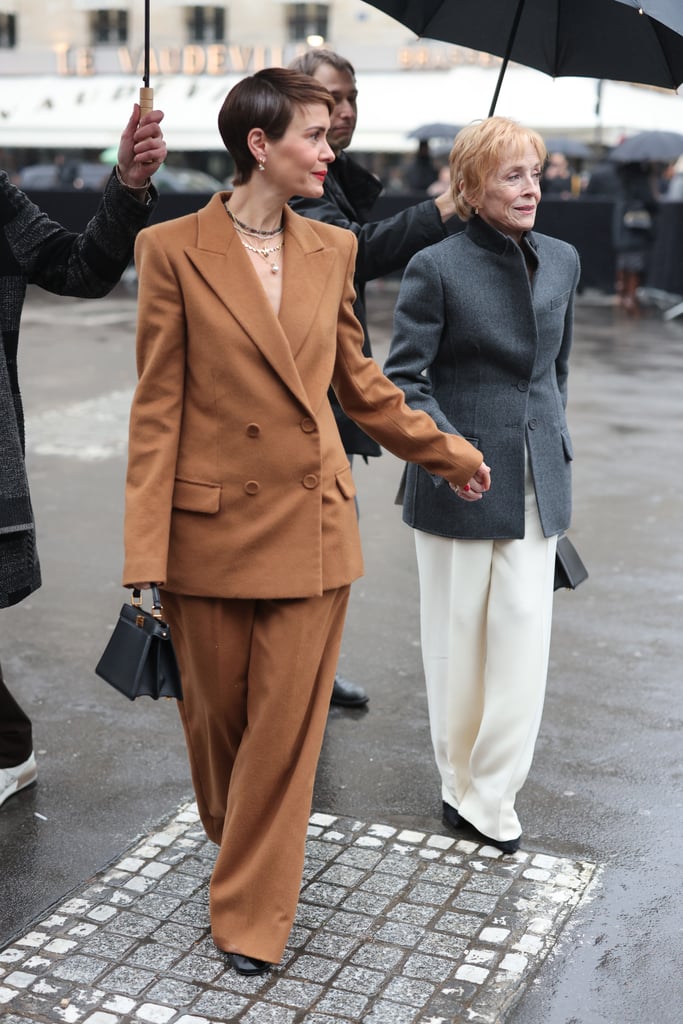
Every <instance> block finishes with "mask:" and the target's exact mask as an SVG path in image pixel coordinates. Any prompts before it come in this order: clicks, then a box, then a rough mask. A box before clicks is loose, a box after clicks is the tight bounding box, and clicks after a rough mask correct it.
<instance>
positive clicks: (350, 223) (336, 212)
mask: <svg viewBox="0 0 683 1024" xmlns="http://www.w3.org/2000/svg"><path fill="white" fill-rule="evenodd" d="M290 205H291V206H292V208H293V209H294V210H296V212H297V213H300V214H303V216H305V217H311V218H312V219H314V220H319V221H322V222H323V223H326V224H335V225H336V226H337V227H340V228H347V229H348V230H349V231H352V232H353V233H354V235H355V236H356V240H357V242H358V256H357V259H356V278H357V279H358V280H359V281H363V282H365V281H373V280H374V279H375V278H377V277H384V276H386V275H387V274H393V273H394V272H395V271H397V270H401V269H402V268H403V267H405V265H406V263H407V262H408V260H409V259H410V257H411V256H413V255H414V254H415V253H416V252H419V250H420V249H424V247H425V246H427V245H433V244H434V243H435V242H440V241H441V240H442V239H443V238H445V237H446V233H447V232H446V228H445V226H444V224H443V222H442V220H441V215H440V213H439V211H438V209H437V206H436V204H435V203H434V201H433V200H431V199H428V200H425V201H424V202H421V203H417V204H415V205H414V206H409V207H407V208H406V209H405V210H399V212H398V213H395V214H393V215H392V216H391V217H383V218H382V219H380V220H373V221H367V222H366V223H360V222H359V221H358V220H354V219H353V218H351V217H349V216H347V215H346V214H345V213H344V212H343V210H342V209H341V208H340V207H339V206H338V204H337V203H335V202H334V197H333V196H330V195H329V194H327V193H326V194H325V195H324V196H323V197H322V199H305V198H303V197H300V196H297V198H296V199H294V200H292V202H291V204H290Z"/></svg>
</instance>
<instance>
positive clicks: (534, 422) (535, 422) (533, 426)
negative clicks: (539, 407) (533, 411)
mask: <svg viewBox="0 0 683 1024" xmlns="http://www.w3.org/2000/svg"><path fill="white" fill-rule="evenodd" d="M537 426H538V420H537V419H531V420H529V430H535V429H536V427H537Z"/></svg>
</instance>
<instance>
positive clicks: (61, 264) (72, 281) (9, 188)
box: [2, 173, 157, 299]
mask: <svg viewBox="0 0 683 1024" xmlns="http://www.w3.org/2000/svg"><path fill="white" fill-rule="evenodd" d="M3 179H4V180H3V181H2V217H3V220H4V223H5V225H6V226H5V234H6V235H7V236H8V237H9V238H11V240H12V241H11V245H12V255H13V257H14V259H15V260H16V261H17V263H18V264H19V267H20V269H21V272H22V274H23V275H24V276H25V277H26V278H27V279H28V280H29V281H30V283H31V284H37V285H40V287H41V288H45V289H46V290H47V291H49V292H54V293H55V294H57V295H74V296H78V297H80V298H86V299H87V298H98V297H100V296H102V295H106V294H107V293H108V292H110V291H111V289H112V288H113V287H114V285H115V284H116V283H117V282H118V281H119V279H120V277H121V275H122V273H123V271H124V270H125V269H126V267H127V266H128V264H129V263H130V261H131V259H132V258H133V246H134V243H135V238H136V235H137V233H138V232H139V231H140V229H141V228H143V227H144V226H145V225H146V224H147V222H148V221H149V218H150V215H151V213H152V211H153V210H154V207H155V205H156V199H157V193H156V190H154V189H153V188H151V189H150V195H151V199H150V201H149V202H148V203H141V202H139V201H138V200H137V199H135V198H134V197H133V196H132V195H131V194H130V192H129V191H128V190H127V189H125V188H124V187H123V186H122V185H121V184H120V183H119V182H118V181H117V179H116V176H115V175H114V174H113V173H112V175H111V177H110V178H109V180H108V182H107V185H106V187H105V190H104V193H103V195H102V199H101V200H100V204H99V206H98V208H97V211H96V212H95V215H94V216H93V217H92V219H91V220H90V221H89V222H88V224H87V225H86V227H85V228H84V230H83V231H82V232H81V233H80V234H76V233H75V232H73V231H68V230H67V229H66V228H64V227H62V225H61V224H58V223H57V222H56V221H53V220H51V219H50V218H49V217H48V216H47V214H45V213H43V211H42V210H40V209H39V208H38V207H37V206H36V205H35V204H34V203H33V202H31V200H30V199H29V198H28V196H27V195H25V193H23V192H22V191H21V189H18V188H16V187H15V186H14V185H11V184H10V183H9V182H8V181H7V178H6V175H3Z"/></svg>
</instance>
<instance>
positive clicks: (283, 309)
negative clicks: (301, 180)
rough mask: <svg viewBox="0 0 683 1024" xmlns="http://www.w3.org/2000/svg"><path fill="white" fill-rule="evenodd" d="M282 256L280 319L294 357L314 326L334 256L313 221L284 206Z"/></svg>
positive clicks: (335, 254)
mask: <svg viewBox="0 0 683 1024" xmlns="http://www.w3.org/2000/svg"><path fill="white" fill-rule="evenodd" d="M285 250H286V252H285V259H284V279H283V289H282V302H281V303H280V315H279V321H280V324H281V325H282V330H283V331H284V333H285V335H286V336H287V338H288V339H289V343H290V346H291V351H292V354H293V356H294V358H295V359H296V358H297V357H298V356H300V354H301V352H302V349H303V347H304V345H305V343H306V341H307V339H308V338H309V335H310V334H311V332H312V330H313V329H314V327H315V324H316V321H317V316H318V311H319V309H320V304H321V302H323V300H324V299H325V296H326V294H327V282H328V279H329V276H330V273H331V271H332V268H333V266H334V261H335V259H336V258H337V253H336V252H335V250H333V249H330V248H326V247H325V245H324V244H323V242H321V240H320V237H319V235H318V233H317V232H316V230H315V227H314V224H313V222H311V221H308V220H306V218H305V217H301V216H299V214H296V213H294V212H293V211H292V210H290V208H289V207H285Z"/></svg>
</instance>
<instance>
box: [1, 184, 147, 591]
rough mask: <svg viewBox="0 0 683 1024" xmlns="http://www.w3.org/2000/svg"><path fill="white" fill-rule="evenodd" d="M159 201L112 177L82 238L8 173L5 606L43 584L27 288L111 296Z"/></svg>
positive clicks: (4, 193)
mask: <svg viewBox="0 0 683 1024" xmlns="http://www.w3.org/2000/svg"><path fill="white" fill-rule="evenodd" d="M152 191H153V190H152ZM154 196H156V193H155V192H154ZM153 205H154V203H153V202H152V203H150V204H148V205H145V204H143V203H140V202H139V201H138V200H137V199H135V198H133V196H132V195H131V194H130V192H128V191H127V190H126V189H125V188H123V186H122V185H120V184H119V183H118V182H117V180H116V177H115V176H114V175H113V174H112V177H111V179H110V181H109V182H108V184H107V187H106V189H105V192H104V195H103V197H102V201H101V203H100V206H99V208H98V210H97V212H96V214H95V216H94V217H93V219H92V220H91V221H90V223H89V224H88V225H87V227H86V228H85V230H84V231H83V233H82V234H80V235H77V234H74V233H73V232H70V231H67V230H66V229H65V228H63V227H62V226H61V225H60V224H56V223H55V222H54V221H51V220H50V219H49V217H47V216H46V214H44V213H42V212H41V211H40V210H39V209H38V207H37V206H35V205H34V203H32V202H31V201H30V200H29V198H28V197H27V196H26V195H25V194H24V193H23V192H21V191H20V190H19V189H18V188H15V187H14V185H12V184H11V183H10V181H9V179H8V177H7V175H6V174H5V173H4V171H0V608H6V607H7V606H8V605H12V604H16V603H17V602H18V601H21V600H22V598H24V597H26V596H27V595H28V594H30V593H31V592H32V591H33V590H35V589H36V588H37V587H39V586H40V567H39V564H38V556H37V554H36V545H35V527H34V522H33V511H32V509H31V499H30V495H29V488H28V481H27V478H26V468H25V466H24V417H23V409H22V403H21V394H20V391H19V380H18V374H17V350H18V345H19V322H20V320H21V311H22V308H23V305H24V299H25V297H26V287H27V285H28V284H37V285H40V286H41V287H42V288H45V289H46V290H47V291H50V292H54V293H56V294H57V295H75V296H80V297H81V298H95V297H97V296H100V295H106V294H107V292H109V291H111V289H112V288H113V287H114V285H115V284H116V282H117V281H118V280H119V278H120V277H121V274H122V273H123V271H124V270H125V268H126V266H127V265H128V263H129V262H130V260H131V258H132V255H133V244H134V242H135V236H136V235H137V233H138V231H139V229H140V228H141V227H144V225H145V224H146V223H147V221H148V220H149V215H150V212H151V210H152V208H153Z"/></svg>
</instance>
